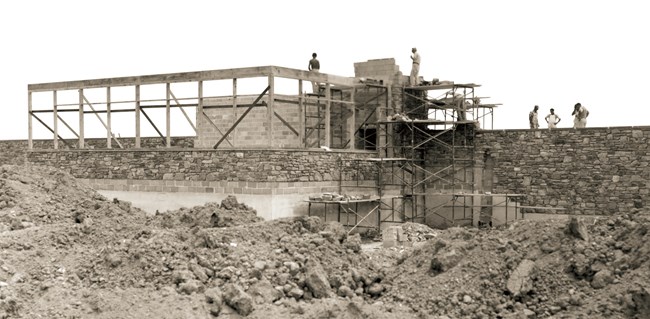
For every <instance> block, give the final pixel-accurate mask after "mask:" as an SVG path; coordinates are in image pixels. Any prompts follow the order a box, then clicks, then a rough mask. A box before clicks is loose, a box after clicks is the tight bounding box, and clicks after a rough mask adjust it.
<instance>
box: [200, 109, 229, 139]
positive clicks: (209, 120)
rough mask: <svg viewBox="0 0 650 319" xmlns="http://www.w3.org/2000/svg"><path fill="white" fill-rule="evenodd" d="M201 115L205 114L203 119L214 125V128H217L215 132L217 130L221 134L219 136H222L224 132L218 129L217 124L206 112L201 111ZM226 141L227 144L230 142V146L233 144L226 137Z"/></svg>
mask: <svg viewBox="0 0 650 319" xmlns="http://www.w3.org/2000/svg"><path fill="white" fill-rule="evenodd" d="M203 116H205V119H206V120H208V123H210V124H211V125H212V127H214V128H215V129H216V130H217V132H219V134H221V136H224V134H223V132H222V131H221V129H219V127H218V126H217V124H215V123H214V122H213V121H212V120H211V119H210V117H209V116H208V114H206V113H205V112H203ZM226 142H228V144H230V146H233V145H232V143H231V142H230V141H229V140H228V139H227V138H226Z"/></svg>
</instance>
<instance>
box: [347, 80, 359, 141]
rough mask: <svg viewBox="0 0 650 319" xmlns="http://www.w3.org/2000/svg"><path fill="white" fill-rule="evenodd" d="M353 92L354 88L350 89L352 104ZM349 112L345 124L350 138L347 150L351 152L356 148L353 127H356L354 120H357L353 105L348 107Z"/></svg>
mask: <svg viewBox="0 0 650 319" xmlns="http://www.w3.org/2000/svg"><path fill="white" fill-rule="evenodd" d="M355 91H356V89H355V88H352V90H351V91H350V101H352V102H354V94H355ZM350 112H351V114H350V117H349V118H348V123H347V124H348V125H347V126H348V129H347V131H348V136H349V137H350V138H349V139H348V143H349V144H348V148H349V149H351V150H353V149H356V147H357V143H356V140H355V138H356V131H355V127H356V119H357V110H356V108H355V107H354V105H352V106H350Z"/></svg>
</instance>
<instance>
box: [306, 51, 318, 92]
mask: <svg viewBox="0 0 650 319" xmlns="http://www.w3.org/2000/svg"><path fill="white" fill-rule="evenodd" d="M316 56H317V54H316V53H315V52H314V53H312V54H311V60H309V66H308V67H307V68H308V70H309V71H310V72H312V73H320V61H318V59H316ZM311 86H312V90H313V91H312V92H314V93H315V94H318V93H319V87H320V84H319V83H318V82H316V81H312V82H311Z"/></svg>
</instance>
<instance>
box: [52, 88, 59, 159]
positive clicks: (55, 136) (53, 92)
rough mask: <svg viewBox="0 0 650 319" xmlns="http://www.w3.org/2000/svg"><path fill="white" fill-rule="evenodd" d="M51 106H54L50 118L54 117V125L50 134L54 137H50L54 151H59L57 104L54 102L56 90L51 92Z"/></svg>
mask: <svg viewBox="0 0 650 319" xmlns="http://www.w3.org/2000/svg"><path fill="white" fill-rule="evenodd" d="M52 104H53V106H54V108H53V110H52V112H53V113H52V116H53V117H54V125H53V127H52V131H53V132H52V133H54V136H53V137H52V138H53V140H52V142H53V143H54V149H55V150H56V149H59V121H58V119H59V118H58V117H59V113H58V103H57V101H56V90H54V91H52Z"/></svg>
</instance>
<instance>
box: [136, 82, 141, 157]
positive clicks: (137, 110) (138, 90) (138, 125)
mask: <svg viewBox="0 0 650 319" xmlns="http://www.w3.org/2000/svg"><path fill="white" fill-rule="evenodd" d="M135 148H140V84H136V85H135Z"/></svg>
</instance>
